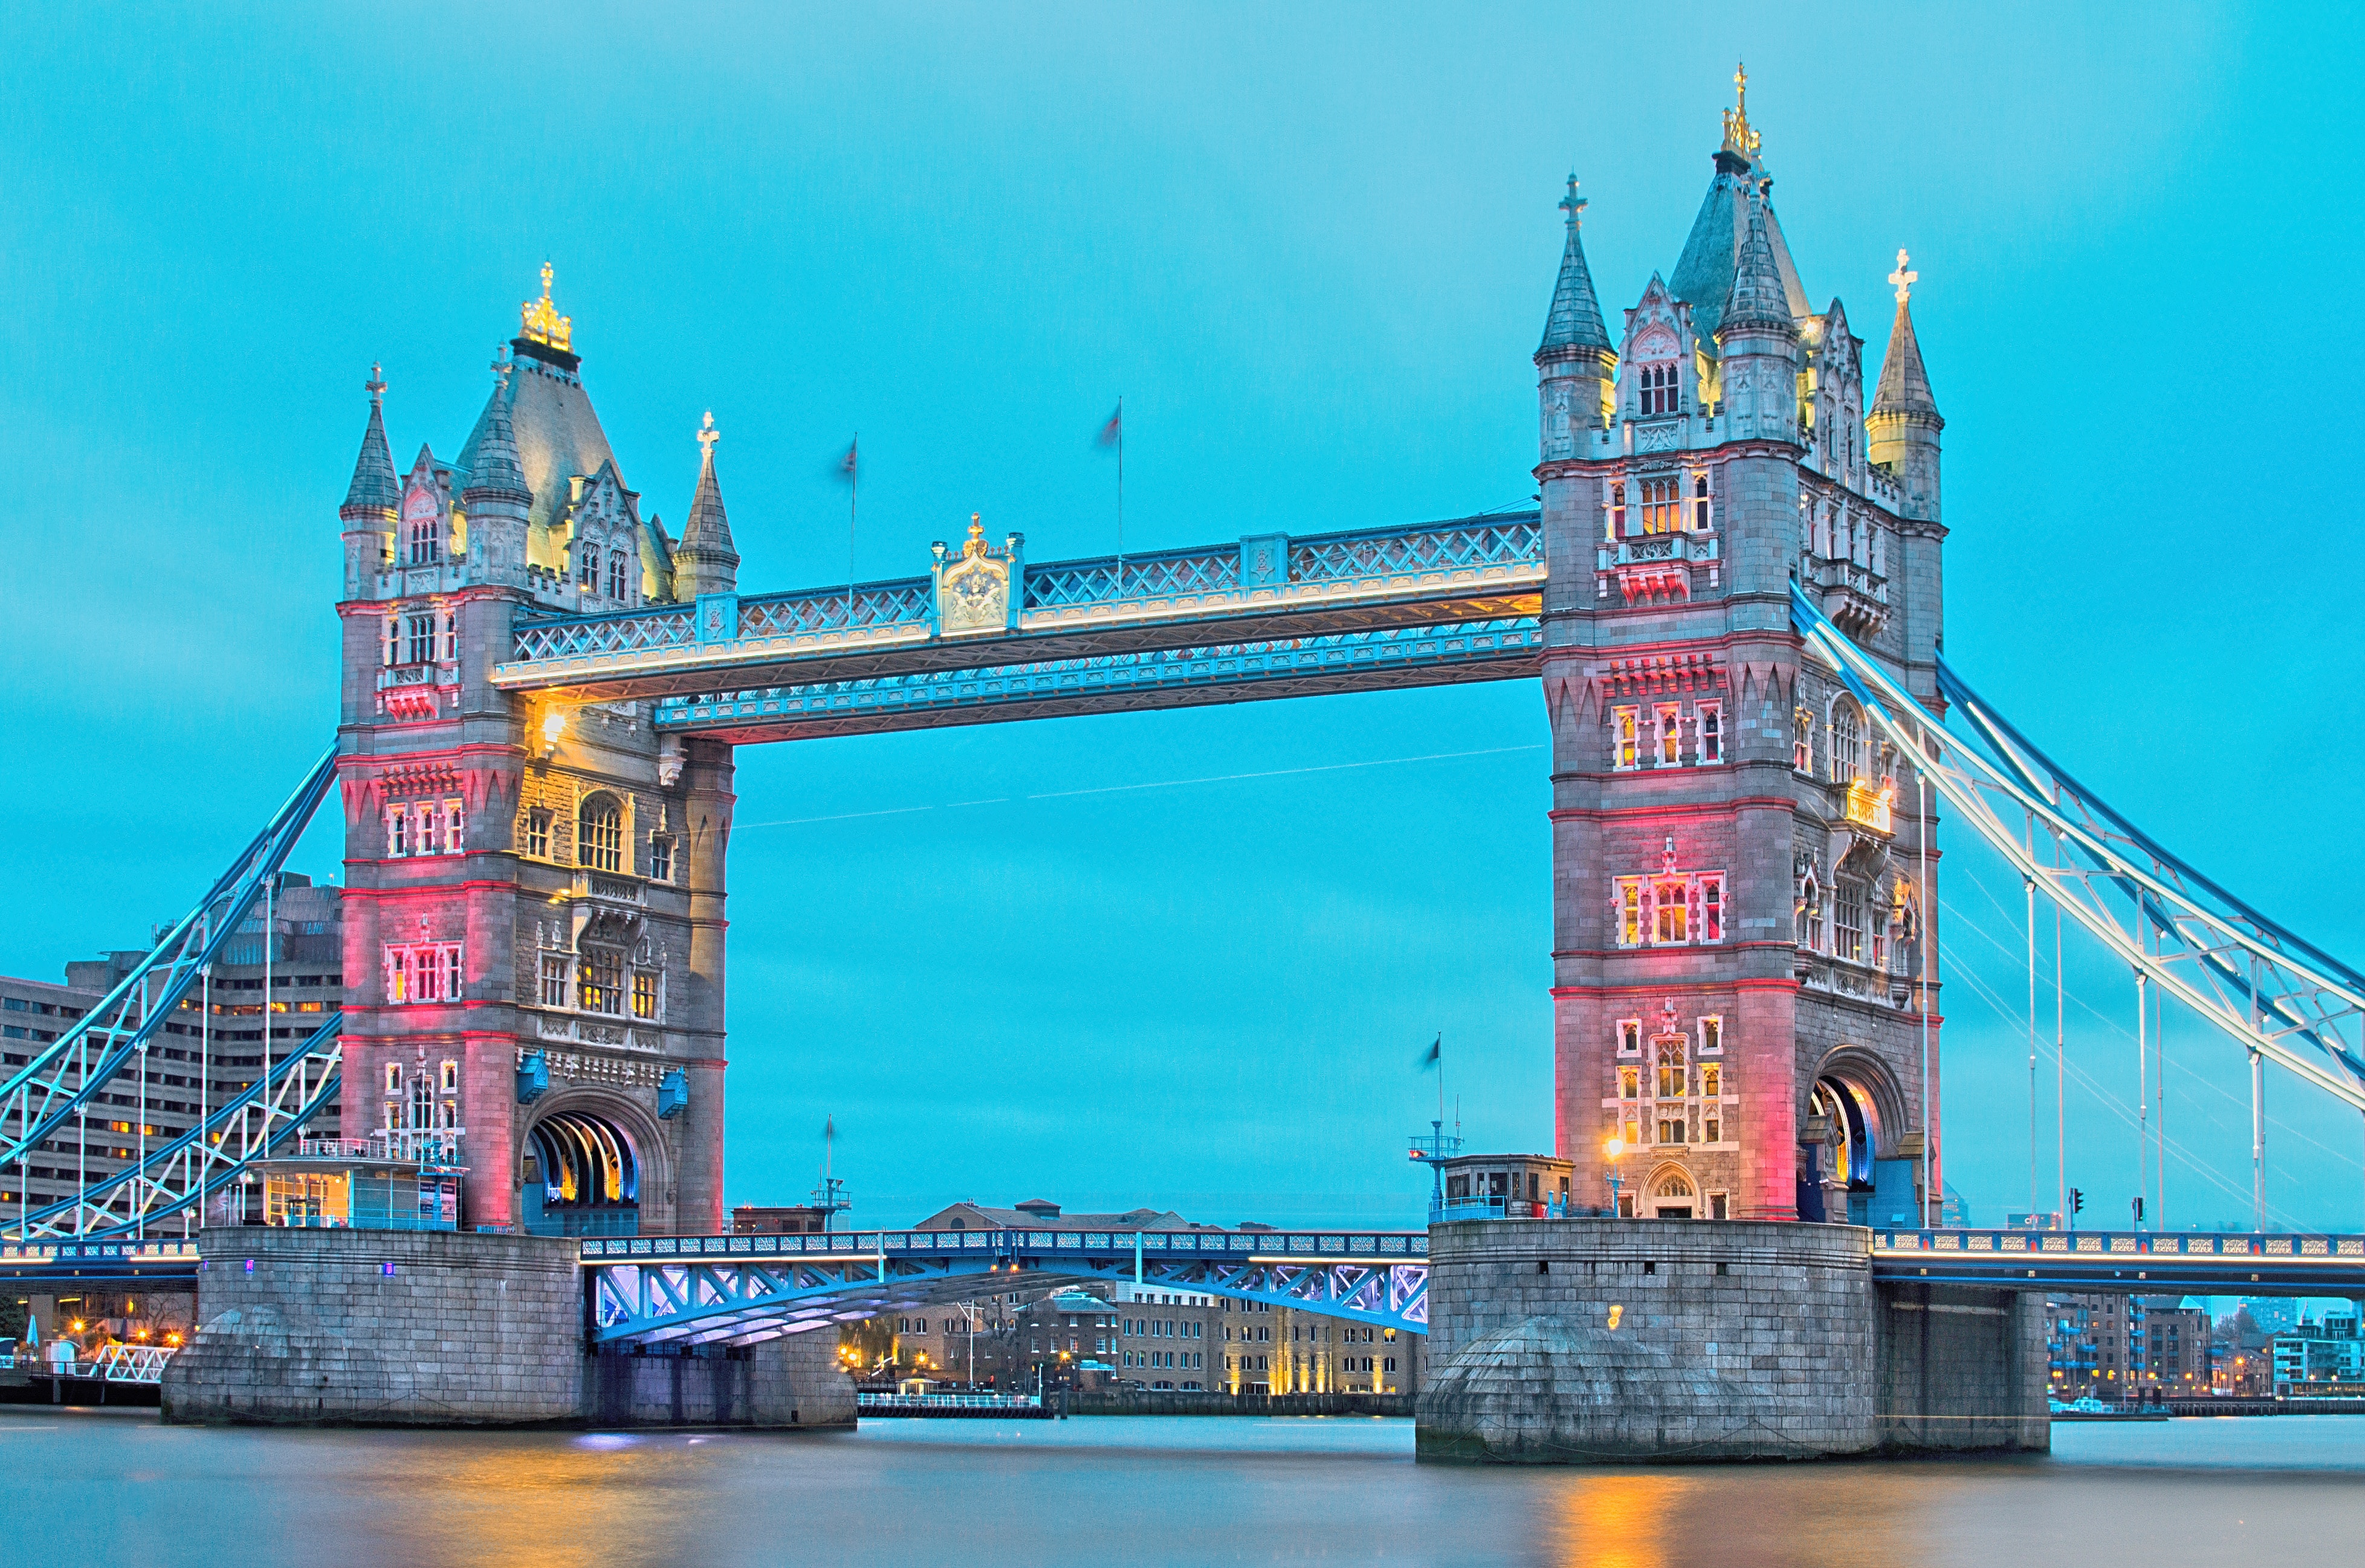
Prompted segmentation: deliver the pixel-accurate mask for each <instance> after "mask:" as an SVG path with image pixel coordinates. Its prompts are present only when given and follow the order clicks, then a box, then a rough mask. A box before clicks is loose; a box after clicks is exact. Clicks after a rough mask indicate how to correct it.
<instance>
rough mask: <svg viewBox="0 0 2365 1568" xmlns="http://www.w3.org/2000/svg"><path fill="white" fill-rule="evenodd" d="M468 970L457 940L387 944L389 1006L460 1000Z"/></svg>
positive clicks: (387, 997) (387, 998)
mask: <svg viewBox="0 0 2365 1568" xmlns="http://www.w3.org/2000/svg"><path fill="white" fill-rule="evenodd" d="M464 976H465V965H464V963H463V959H462V952H461V945H460V944H459V943H457V942H409V943H400V944H389V945H388V946H387V948H386V1000H387V1005H388V1006H399V1005H402V1004H403V1003H406V1002H456V1001H458V1000H460V996H461V991H462V981H463V979H464Z"/></svg>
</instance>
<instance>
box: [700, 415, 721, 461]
mask: <svg viewBox="0 0 2365 1568" xmlns="http://www.w3.org/2000/svg"><path fill="white" fill-rule="evenodd" d="M722 439H723V432H722V431H719V430H716V429H715V428H714V410H713V409H707V410H706V422H705V423H703V424H701V425H700V426H699V427H698V447H699V453H700V456H701V461H702V462H707V463H712V462H713V461H714V443H715V442H718V441H721V440H722Z"/></svg>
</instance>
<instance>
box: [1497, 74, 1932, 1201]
mask: <svg viewBox="0 0 2365 1568" xmlns="http://www.w3.org/2000/svg"><path fill="white" fill-rule="evenodd" d="M1745 85H1746V84H1745V82H1744V83H1743V88H1744V92H1745ZM1713 162H1714V169H1713V173H1712V176H1711V179H1710V181H1709V189H1708V194H1707V197H1706V199H1705V200H1704V201H1703V202H1702V204H1701V206H1700V208H1699V213H1698V218H1696V219H1695V220H1694V222H1693V224H1692V228H1691V232H1690V235H1689V237H1688V238H1687V240H1686V241H1685V242H1684V245H1683V249H1682V252H1681V253H1680V255H1678V257H1677V258H1676V263H1675V266H1674V270H1673V272H1672V273H1671V274H1667V276H1665V277H1664V278H1662V277H1661V276H1659V275H1657V274H1653V276H1652V277H1651V278H1650V280H1649V281H1648V283H1647V284H1646V285H1645V286H1643V287H1642V290H1641V292H1640V294H1639V296H1637V297H1635V299H1634V304H1633V305H1632V306H1631V308H1628V309H1627V310H1626V312H1625V313H1624V319H1623V321H1622V324H1621V325H1620V329H1619V330H1618V332H1617V334H1616V335H1615V336H1614V337H1613V336H1612V335H1611V333H1610V331H1609V330H1608V328H1607V327H1606V326H1605V325H1604V322H1603V319H1602V312H1601V308H1600V304H1599V301H1598V299H1597V296H1596V294H1595V290H1594V285H1593V277H1592V273H1591V270H1590V267H1589V265H1588V263H1587V262H1586V255H1585V251H1584V246H1583V243H1582V237H1581V230H1580V222H1579V220H1580V217H1581V213H1582V209H1583V208H1584V207H1585V205H1586V204H1585V201H1584V200H1583V198H1581V197H1579V196H1578V195H1577V190H1576V182H1575V179H1574V178H1572V179H1571V180H1570V182H1569V190H1568V196H1567V197H1566V199H1565V200H1564V202H1563V203H1562V206H1563V207H1564V208H1565V209H1566V210H1567V214H1568V223H1567V237H1566V243H1565V247H1564V252H1563V256H1562V261H1561V267H1560V274H1559V278H1558V282H1557V284H1556V286H1555V288H1554V290H1553V294H1552V306H1551V308H1550V310H1549V312H1548V313H1547V317H1546V321H1545V328H1544V334H1543V341H1542V343H1541V347H1539V348H1538V350H1537V351H1536V354H1535V363H1536V367H1537V375H1538V383H1539V403H1540V415H1541V462H1540V463H1539V464H1538V465H1537V467H1536V469H1535V475H1536V477H1537V479H1538V481H1539V482H1540V486H1541V497H1542V514H1543V528H1544V532H1545V550H1546V555H1547V558H1548V561H1549V564H1550V579H1551V580H1550V585H1549V587H1548V588H1547V589H1546V594H1545V599H1544V605H1543V622H1544V632H1545V650H1544V655H1543V694H1544V700H1545V703H1546V706H1547V709H1548V711H1549V712H1550V716H1551V722H1552V778H1553V802H1552V833H1553V850H1552V864H1553V868H1554V869H1553V877H1554V886H1553V961H1554V969H1555V973H1554V979H1553V989H1552V995H1553V998H1554V1006H1555V1024H1554V1031H1555V1053H1556V1069H1557V1084H1558V1096H1559V1099H1558V1104H1557V1107H1556V1110H1557V1119H1558V1137H1557V1144H1558V1151H1559V1153H1560V1154H1561V1155H1562V1156H1563V1157H1564V1158H1565V1159H1568V1160H1570V1161H1571V1162H1572V1164H1573V1165H1574V1166H1575V1171H1574V1191H1575V1200H1576V1201H1577V1202H1579V1203H1581V1204H1603V1203H1605V1202H1606V1201H1607V1195H1608V1184H1607V1182H1606V1180H1605V1177H1606V1175H1607V1170H1606V1165H1605V1160H1606V1156H1605V1152H1604V1149H1605V1145H1606V1144H1607V1143H1608V1140H1610V1139H1611V1138H1613V1137H1614V1138H1618V1139H1620V1142H1621V1143H1622V1146H1623V1151H1624V1152H1623V1165H1624V1171H1623V1174H1624V1177H1625V1189H1624V1190H1625V1191H1626V1192H1627V1193H1631V1195H1632V1197H1633V1199H1634V1209H1633V1212H1634V1213H1635V1214H1636V1215H1638V1216H1641V1217H1650V1216H1652V1215H1658V1214H1661V1213H1671V1214H1672V1213H1678V1212H1682V1213H1688V1214H1691V1215H1710V1214H1716V1213H1719V1212H1722V1213H1725V1214H1728V1215H1731V1216H1732V1217H1734V1218H1737V1219H1796V1218H1806V1219H1821V1218H1825V1217H1827V1216H1828V1217H1830V1218H1833V1219H1840V1220H1854V1221H1856V1222H1858V1223H1863V1222H1866V1221H1867V1220H1874V1219H1877V1220H1878V1221H1879V1222H1880V1223H1883V1224H1888V1223H1894V1220H1893V1218H1892V1215H1898V1214H1902V1215H1904V1216H1905V1217H1906V1218H1907V1219H1909V1220H1910V1219H1911V1217H1912V1216H1914V1215H1931V1216H1933V1217H1934V1215H1935V1211H1936V1208H1937V1204H1936V1201H1935V1195H1934V1188H1933V1191H1931V1192H1929V1193H1924V1192H1923V1191H1922V1185H1921V1179H1922V1156H1923V1153H1924V1139H1925V1137H1926V1136H1927V1132H1928V1129H1929V1128H1931V1127H1933V1126H1936V1125H1937V1122H1938V1117H1937V1106H1936V1103H1935V1096H1936V1090H1937V1081H1938V1080H1937V1073H1936V1066H1935V1062H1936V1052H1937V1028H1936V1018H1935V1014H1936V1013H1937V1002H1938V993H1937V991H1936V987H1935V981H1936V978H1937V977H1936V975H1935V973H1934V972H1933V971H1929V970H1926V969H1925V967H1924V959H1925V955H1926V954H1927V952H1929V951H1931V950H1932V945H1931V944H1930V943H1929V942H1927V941H1926V940H1925V936H1926V935H1927V934H1926V931H1925V924H1924V922H1925V916H1926V914H1927V913H1928V912H1929V911H1931V910H1933V909H1934V908H1935V903H1934V901H1933V899H1932V898H1931V896H1930V888H1929V887H1928V886H1927V883H1928V879H1929V872H1930V869H1931V868H1930V867H1929V866H1928V865H1927V864H1926V861H1925V857H1924V856H1923V854H1922V826H1921V823H1920V820H1919V818H1918V816H1917V814H1916V811H1915V807H1914V801H1915V799H1916V793H1915V791H1916V781H1915V778H1914V776H1913V771H1912V769H1911V767H1910V766H1908V763H1907V759H1904V758H1900V757H1899V756H1895V755H1893V754H1892V752H1891V749H1890V747H1889V745H1887V744H1886V743H1884V742H1883V741H1882V740H1881V739H1880V737H1879V735H1878V734H1877V733H1876V732H1875V731H1874V730H1873V729H1872V728H1871V727H1870V725H1869V723H1868V722H1867V719H1866V714H1865V712H1864V711H1862V710H1861V709H1860V708H1859V707H1858V706H1857V705H1856V702H1855V700H1854V698H1853V697H1851V696H1850V694H1849V693H1848V692H1847V690H1846V689H1845V688H1844V686H1843V685H1842V684H1841V683H1840V682H1839V681H1838V680H1836V679H1835V678H1832V677H1830V675H1829V674H1828V673H1827V672H1826V671H1824V670H1823V669H1822V668H1821V666H1818V665H1817V664H1815V663H1814V662H1813V661H1811V660H1809V659H1806V658H1803V657H1802V656H1801V652H1800V644H1799V639H1798V637H1797V636H1796V635H1795V634H1794V633H1792V631H1791V626H1790V593H1791V588H1792V585H1793V584H1794V583H1795V584H1796V585H1797V586H1798V588H1799V589H1800V590H1801V591H1803V592H1804V593H1805V594H1806V595H1807V596H1808V597H1809V598H1810V599H1812V600H1813V601H1814V602H1815V603H1816V604H1817V605H1818V606H1819V607H1820V608H1821V610H1822V611H1823V612H1824V613H1825V614H1826V615H1828V616H1830V617H1831V618H1832V619H1833V621H1834V622H1837V623H1838V624H1839V626H1840V627H1841V629H1842V630H1844V632H1846V633H1848V634H1849V635H1850V636H1852V637H1854V638H1855V641H1856V642H1857V643H1859V644H1862V645H1863V646H1864V647H1865V648H1866V649H1867V650H1868V651H1870V652H1871V653H1872V654H1874V655H1876V656H1877V657H1878V658H1880V659H1881V660H1882V661H1884V662H1885V663H1886V664H1887V665H1888V666H1889V668H1890V669H1891V671H1892V672H1893V673H1894V674H1895V675H1896V677H1897V678H1899V679H1900V680H1901V681H1902V682H1903V683H1904V684H1905V685H1906V686H1907V687H1908V688H1909V689H1911V690H1912V691H1913V692H1914V693H1915V694H1916V695H1918V696H1921V697H1922V698H1923V699H1924V700H1934V694H1935V689H1936V688H1935V666H1934V663H1933V659H1934V653H1935V649H1936V646H1937V643H1938V636H1939V632H1940V629H1941V625H1942V610H1943V607H1942V602H1941V593H1940V581H1941V579H1940V565H1939V562H1940V547H1941V545H1942V543H1943V542H1944V540H1945V528H1944V526H1943V525H1942V523H1941V522H1940V509H1939V432H1940V431H1942V430H1943V429H1944V428H1945V421H1944V420H1942V419H1941V418H1940V417H1939V414H1938V409H1937V405H1936V403H1935V401H1934V400H1933V397H1932V395H1931V389H1930V382H1929V378H1928V376H1927V375H1926V373H1925V372H1924V370H1923V366H1922V354H1921V350H1920V347H1919V344H1918V342H1917V341H1916V339H1915V336H1914V331H1913V322H1912V317H1911V308H1910V306H1909V304H1908V294H1909V290H1910V286H1911V284H1912V283H1913V282H1914V280H1915V274H1913V273H1911V271H1909V270H1908V269H1907V267H1906V266H1905V264H1904V259H1903V257H1902V256H1901V254H1900V259H1899V264H1898V266H1897V268H1896V270H1895V271H1894V272H1893V273H1891V274H1890V281H1891V283H1892V284H1893V285H1894V286H1895V288H1896V296H1897V299H1896V310H1895V315H1894V318H1893V319H1892V320H1891V322H1890V324H1889V342H1888V349H1887V353H1886V354H1885V356H1884V361H1883V364H1882V367H1881V374H1880V379H1879V382H1878V384H1877V386H1868V385H1867V384H1866V380H1865V371H1864V360H1863V346H1864V345H1863V342H1862V340H1860V339H1859V338H1857V336H1856V335H1855V331H1854V330H1853V328H1852V325H1851V321H1850V318H1849V316H1848V313H1847V311H1846V310H1845V309H1844V307H1843V306H1842V305H1841V303H1840V302H1839V300H1837V299H1836V298H1834V299H1832V300H1830V301H1829V303H1827V304H1825V305H1822V306H1821V307H1818V306H1816V305H1814V304H1812V303H1810V297H1809V295H1808V294H1807V292H1806V287H1805V285H1804V284H1803V282H1802V281H1801V279H1800V276H1799V269H1798V267H1797V266H1796V264H1795V263H1793V261H1792V259H1791V255H1790V251H1789V246H1788V242H1787V241H1786V240H1785V239H1784V237H1783V230H1782V225H1781V223H1780V221H1779V220H1778V219H1777V217H1776V216H1775V211H1774V207H1773V202H1772V196H1771V193H1772V189H1773V184H1774V182H1773V179H1772V176H1771V175H1770V174H1769V173H1768V172H1767V170H1766V167H1765V160H1764V158H1763V156H1762V151H1761V146H1760V139H1759V135H1758V133H1757V131H1756V130H1754V129H1753V128H1752V127H1751V125H1750V123H1749V118H1748V114H1747V101H1746V98H1745V96H1744V97H1743V100H1742V101H1741V102H1740V103H1739V104H1738V105H1737V106H1735V107H1734V108H1733V109H1732V111H1730V112H1728V113H1727V114H1726V116H1725V125H1724V139H1723V144H1722V145H1721V147H1720V148H1719V149H1718V151H1716V153H1715V156H1714V160H1713ZM1871 264H1872V259H1871V258H1869V257H1866V258H1863V265H1864V266H1865V267H1866V268H1867V269H1868V268H1869V267H1870V266H1871ZM1860 275H1861V274H1860ZM1925 1046H1926V1048H1927V1051H1928V1055H1929V1059H1930V1062H1931V1067H1930V1069H1929V1070H1928V1072H1927V1073H1926V1074H1925V1073H1924V1071H1923V1070H1922V1061H1923V1057H1924V1050H1925ZM1939 1152H1940V1151H1938V1150H1937V1149H1935V1148H1931V1149H1929V1150H1928V1153H1929V1155H1930V1157H1931V1164H1932V1168H1933V1169H1935V1168H1937V1165H1938V1159H1937V1156H1938V1154H1939Z"/></svg>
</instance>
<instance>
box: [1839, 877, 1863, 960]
mask: <svg viewBox="0 0 2365 1568" xmlns="http://www.w3.org/2000/svg"><path fill="white" fill-rule="evenodd" d="M1832 902H1833V918H1832V957H1833V958H1845V959H1847V960H1848V961H1849V962H1850V963H1862V962H1863V961H1864V884H1863V883H1862V882H1859V881H1855V880H1853V879H1849V878H1845V877H1843V878H1841V879H1840V880H1839V882H1838V884H1837V891H1836V896H1835V897H1834V898H1833V901H1832Z"/></svg>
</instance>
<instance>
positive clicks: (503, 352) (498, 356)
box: [493, 343, 510, 386]
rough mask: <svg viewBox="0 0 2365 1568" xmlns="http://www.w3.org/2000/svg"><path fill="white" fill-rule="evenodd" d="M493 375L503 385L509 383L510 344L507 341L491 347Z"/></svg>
mask: <svg viewBox="0 0 2365 1568" xmlns="http://www.w3.org/2000/svg"><path fill="white" fill-rule="evenodd" d="M493 376H494V379H496V380H498V381H499V382H500V383H501V384H502V385H503V386H507V385H508V384H509V379H510V346H509V344H507V343H499V344H496V345H495V346H494V348H493Z"/></svg>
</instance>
